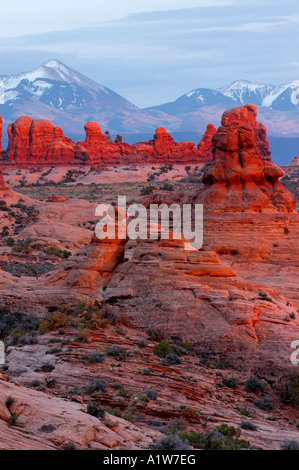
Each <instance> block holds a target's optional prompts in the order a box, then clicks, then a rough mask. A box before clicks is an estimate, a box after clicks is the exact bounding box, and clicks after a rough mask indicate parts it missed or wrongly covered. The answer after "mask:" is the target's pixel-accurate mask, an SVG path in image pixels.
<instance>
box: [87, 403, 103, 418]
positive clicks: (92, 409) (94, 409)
mask: <svg viewBox="0 0 299 470" xmlns="http://www.w3.org/2000/svg"><path fill="white" fill-rule="evenodd" d="M87 413H88V414H90V415H91V416H95V417H96V418H101V419H103V418H104V417H105V414H106V410H105V408H104V407H103V406H101V405H99V403H97V402H96V401H93V402H92V403H89V405H87Z"/></svg>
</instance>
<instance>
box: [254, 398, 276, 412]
mask: <svg viewBox="0 0 299 470" xmlns="http://www.w3.org/2000/svg"><path fill="white" fill-rule="evenodd" d="M254 405H255V406H257V407H258V408H260V409H261V410H273V399H272V397H267V396H265V395H264V396H262V397H261V398H259V399H258V400H255V402H254Z"/></svg>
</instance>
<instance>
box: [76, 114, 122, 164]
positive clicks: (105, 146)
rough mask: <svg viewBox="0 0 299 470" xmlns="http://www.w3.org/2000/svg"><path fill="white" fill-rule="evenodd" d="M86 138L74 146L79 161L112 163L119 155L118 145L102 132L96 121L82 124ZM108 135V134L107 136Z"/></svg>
mask: <svg viewBox="0 0 299 470" xmlns="http://www.w3.org/2000/svg"><path fill="white" fill-rule="evenodd" d="M84 129H85V132H86V138H85V141H84V142H78V143H77V144H76V147H75V158H76V161H78V162H80V163H85V164H88V165H98V164H101V163H108V162H109V163H112V162H115V161H116V160H117V159H118V158H120V157H121V152H120V147H119V146H118V145H117V144H115V142H113V141H112V139H111V138H108V134H103V133H102V130H101V127H100V125H99V124H98V123H97V122H88V123H87V124H86V125H85V126H84ZM109 137H110V136H109Z"/></svg>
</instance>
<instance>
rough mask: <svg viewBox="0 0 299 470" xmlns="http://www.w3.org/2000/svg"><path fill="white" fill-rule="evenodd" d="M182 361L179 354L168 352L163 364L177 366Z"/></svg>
mask: <svg viewBox="0 0 299 470" xmlns="http://www.w3.org/2000/svg"><path fill="white" fill-rule="evenodd" d="M181 363H182V361H181V359H180V358H179V356H178V355H177V354H166V356H165V359H164V361H163V364H164V365H167V366H170V365H172V366H175V365H178V364H181Z"/></svg>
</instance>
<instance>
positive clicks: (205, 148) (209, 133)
mask: <svg viewBox="0 0 299 470" xmlns="http://www.w3.org/2000/svg"><path fill="white" fill-rule="evenodd" d="M216 132H217V129H216V128H215V127H214V126H213V124H208V125H207V130H206V132H205V134H204V136H203V138H202V139H201V141H200V142H199V144H198V146H197V148H198V150H199V151H200V153H201V154H202V155H207V156H208V159H209V160H212V157H213V154H212V145H213V142H212V139H213V137H214V135H215V134H216Z"/></svg>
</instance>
